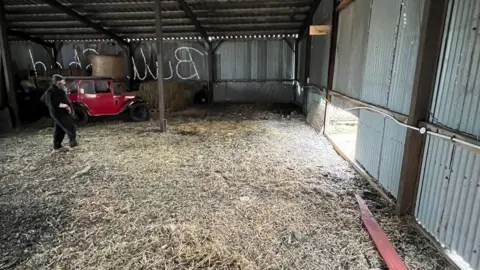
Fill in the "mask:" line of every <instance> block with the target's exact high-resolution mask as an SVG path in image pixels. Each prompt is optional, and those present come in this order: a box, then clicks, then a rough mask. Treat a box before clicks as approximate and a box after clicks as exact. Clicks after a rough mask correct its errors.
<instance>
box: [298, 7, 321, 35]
mask: <svg viewBox="0 0 480 270" xmlns="http://www.w3.org/2000/svg"><path fill="white" fill-rule="evenodd" d="M321 2H322V0H315V1H314V2H313V3H312V5H311V6H310V11H309V12H308V15H307V18H305V20H304V21H303V25H302V27H301V28H300V30H299V32H298V36H299V37H300V39H302V38H303V37H304V36H305V33H306V32H307V30H308V26H309V25H310V24H312V21H313V16H315V12H316V11H317V9H318V6H319V5H320V3H321Z"/></svg>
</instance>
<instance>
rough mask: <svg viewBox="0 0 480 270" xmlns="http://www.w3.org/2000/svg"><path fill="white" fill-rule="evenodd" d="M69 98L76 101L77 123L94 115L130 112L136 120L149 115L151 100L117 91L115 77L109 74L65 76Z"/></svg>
mask: <svg viewBox="0 0 480 270" xmlns="http://www.w3.org/2000/svg"><path fill="white" fill-rule="evenodd" d="M65 81H66V83H67V89H68V98H69V99H70V101H71V102H72V105H73V110H74V112H75V116H76V117H75V118H76V121H77V124H79V125H84V124H86V123H87V122H88V120H89V118H90V117H95V116H112V115H119V114H121V113H126V112H128V113H129V115H130V118H131V119H132V120H133V121H135V122H139V121H146V120H148V118H149V110H148V105H147V103H146V102H145V101H144V100H142V99H141V98H139V97H138V96H137V94H136V93H120V94H117V93H115V89H114V84H113V79H112V78H108V77H65Z"/></svg>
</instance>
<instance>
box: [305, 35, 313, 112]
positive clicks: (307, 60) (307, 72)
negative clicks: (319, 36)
mask: <svg viewBox="0 0 480 270" xmlns="http://www.w3.org/2000/svg"><path fill="white" fill-rule="evenodd" d="M305 38H306V39H307V47H306V52H305V77H304V78H303V84H304V85H307V84H308V82H309V79H310V63H311V61H312V59H311V58H312V36H310V35H307V36H306V37H305ZM307 102H308V91H305V88H304V91H303V107H304V112H305V113H308V108H307V106H308V104H307Z"/></svg>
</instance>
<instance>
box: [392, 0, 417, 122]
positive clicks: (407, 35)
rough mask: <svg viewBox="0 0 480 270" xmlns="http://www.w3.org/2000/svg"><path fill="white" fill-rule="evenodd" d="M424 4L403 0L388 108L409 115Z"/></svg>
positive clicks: (413, 0) (412, 0)
mask: <svg viewBox="0 0 480 270" xmlns="http://www.w3.org/2000/svg"><path fill="white" fill-rule="evenodd" d="M424 6H425V0H403V4H402V7H401V10H400V14H401V16H400V21H399V25H398V34H397V41H396V50H395V57H394V63H393V71H392V79H391V86H390V92H389V93H390V94H389V96H388V103H387V108H389V109H391V110H392V111H395V112H399V113H403V114H408V113H409V110H410V102H411V97H412V89H413V81H414V76H415V68H413V67H415V66H416V64H417V55H418V44H419V38H420V26H421V19H422V14H423V8H424Z"/></svg>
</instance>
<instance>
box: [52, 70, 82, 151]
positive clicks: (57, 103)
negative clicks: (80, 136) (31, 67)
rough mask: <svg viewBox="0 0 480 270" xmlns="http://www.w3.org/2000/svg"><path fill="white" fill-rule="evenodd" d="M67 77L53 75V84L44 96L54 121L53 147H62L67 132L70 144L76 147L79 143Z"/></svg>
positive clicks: (55, 148)
mask: <svg viewBox="0 0 480 270" xmlns="http://www.w3.org/2000/svg"><path fill="white" fill-rule="evenodd" d="M65 84H66V83H65V79H64V78H63V77H62V76H61V75H53V77H52V86H51V87H50V88H49V89H48V90H47V92H46V93H45V96H44V100H45V104H46V105H47V107H48V110H49V112H50V116H51V117H52V119H53V122H54V134H53V149H54V150H58V149H61V148H62V142H63V139H64V138H65V134H67V136H68V139H69V146H70V147H75V146H77V145H78V143H77V129H76V127H75V123H74V119H73V109H72V103H71V102H70V100H68V96H67V93H66V86H65Z"/></svg>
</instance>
